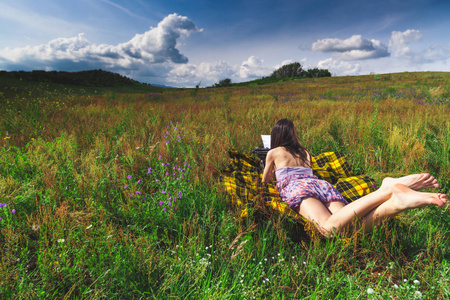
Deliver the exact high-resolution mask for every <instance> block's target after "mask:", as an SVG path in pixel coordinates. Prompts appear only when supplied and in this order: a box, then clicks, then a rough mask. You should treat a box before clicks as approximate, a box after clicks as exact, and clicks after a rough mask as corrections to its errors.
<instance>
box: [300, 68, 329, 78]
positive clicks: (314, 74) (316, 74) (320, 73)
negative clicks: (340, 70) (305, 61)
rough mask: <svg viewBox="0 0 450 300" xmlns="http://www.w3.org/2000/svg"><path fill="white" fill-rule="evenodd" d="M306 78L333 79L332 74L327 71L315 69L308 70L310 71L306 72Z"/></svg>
mask: <svg viewBox="0 0 450 300" xmlns="http://www.w3.org/2000/svg"><path fill="white" fill-rule="evenodd" d="M305 76H306V77H310V78H318V77H331V73H330V71H328V70H327V69H319V68H314V69H308V71H306V74H305Z"/></svg>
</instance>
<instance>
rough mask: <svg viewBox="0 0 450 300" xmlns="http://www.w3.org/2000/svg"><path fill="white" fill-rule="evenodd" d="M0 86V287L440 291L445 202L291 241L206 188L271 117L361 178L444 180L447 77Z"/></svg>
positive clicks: (59, 291) (24, 290)
mask: <svg viewBox="0 0 450 300" xmlns="http://www.w3.org/2000/svg"><path fill="white" fill-rule="evenodd" d="M0 92H1V91H0ZM2 95H3V98H2V100H1V101H0V109H1V118H0V138H1V139H0V143H1V145H0V202H1V203H0V217H1V220H0V298H1V299H9V298H11V299H103V298H104V299H414V298H416V299H419V298H422V299H448V298H449V297H450V282H449V276H450V253H449V252H450V251H449V248H448V247H449V245H450V229H449V227H448V224H449V222H450V216H449V208H448V205H447V206H446V207H445V208H444V209H440V208H437V207H427V208H423V209H418V210H415V211H411V212H408V213H404V214H402V215H400V216H399V217H398V218H396V219H395V220H392V221H390V222H388V223H386V224H383V225H382V226H379V227H378V228H376V229H375V230H374V231H373V232H372V233H364V232H356V233H354V234H346V235H344V234H342V235H338V236H336V237H333V238H330V239H320V238H317V237H314V238H309V237H303V238H302V239H301V240H300V241H299V240H298V238H296V237H298V231H299V229H298V226H299V225H298V224H296V223H294V222H293V221H292V220H290V219H287V218H283V216H281V215H277V214H272V215H267V214H263V213H261V212H260V211H258V210H254V211H251V212H250V213H249V215H248V217H247V218H245V219H242V218H241V217H240V212H239V211H237V210H236V208H235V207H234V206H233V205H232V204H231V202H230V200H229V198H228V197H227V195H226V194H225V193H224V192H223V191H222V190H221V189H220V188H218V185H217V178H218V176H219V175H220V172H221V170H223V169H224V168H226V166H227V164H228V156H227V150H228V149H230V148H234V149H236V150H238V151H241V152H244V153H250V152H251V151H252V150H253V149H254V148H255V147H257V146H261V145H262V143H261V141H260V135H261V134H270V131H271V128H272V126H273V125H274V124H275V122H276V121H277V120H279V119H281V118H285V117H287V118H291V119H293V120H294V123H295V124H296V126H297V128H298V129H299V134H300V139H301V141H302V144H303V145H304V146H305V147H307V148H308V149H310V151H311V152H312V154H313V155H317V154H319V153H321V152H326V151H341V152H343V153H345V154H346V156H347V159H348V160H349V162H351V164H352V167H353V170H354V171H355V172H356V173H359V174H367V175H368V176H370V177H372V178H374V179H375V180H376V181H377V183H380V182H381V179H382V178H384V177H385V176H401V175H406V174H409V173H416V172H423V171H427V172H430V173H431V174H433V175H434V176H436V177H437V178H438V180H439V182H440V183H441V188H439V189H437V190H436V191H439V192H443V193H448V192H449V191H450V73H437V72H436V73H433V72H426V73H398V74H384V75H370V76H369V75H368V76H357V77H331V78H320V79H301V80H290V81H285V82H279V83H273V84H266V85H249V86H234V87H229V88H210V89H191V90H177V89H171V90H159V91H152V92H146V93H119V92H108V93H107V94H102V95H99V94H96V93H89V92H85V93H71V92H67V91H64V90H63V88H62V87H58V88H54V89H51V90H48V89H45V87H44V86H37V87H34V86H32V87H27V86H26V85H24V86H21V87H20V89H19V90H17V91H16V93H8V94H7V93H4V92H3V94H2Z"/></svg>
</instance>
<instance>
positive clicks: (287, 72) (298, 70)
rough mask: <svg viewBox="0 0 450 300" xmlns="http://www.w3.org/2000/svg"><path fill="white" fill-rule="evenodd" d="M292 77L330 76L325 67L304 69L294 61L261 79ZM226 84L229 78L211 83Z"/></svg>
mask: <svg viewBox="0 0 450 300" xmlns="http://www.w3.org/2000/svg"><path fill="white" fill-rule="evenodd" d="M294 77H300V78H302V77H303V78H318V77H331V73H330V71H328V70H327V69H319V68H314V69H308V70H304V69H303V67H302V65H301V64H300V63H299V62H295V63H292V64H287V65H284V66H282V67H281V68H278V69H276V70H275V71H273V72H272V74H271V75H270V76H268V77H263V78H262V81H270V79H281V78H294ZM267 79H268V80H267ZM227 86H231V79H230V78H225V79H222V80H220V81H219V82H218V83H215V84H214V85H213V87H227Z"/></svg>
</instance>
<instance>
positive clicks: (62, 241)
mask: <svg viewBox="0 0 450 300" xmlns="http://www.w3.org/2000/svg"><path fill="white" fill-rule="evenodd" d="M65 241H66V240H65V239H58V243H64V242H65Z"/></svg>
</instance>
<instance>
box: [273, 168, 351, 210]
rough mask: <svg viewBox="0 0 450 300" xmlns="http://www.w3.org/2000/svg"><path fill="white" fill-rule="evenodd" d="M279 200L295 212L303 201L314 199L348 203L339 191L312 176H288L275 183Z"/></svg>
mask: <svg viewBox="0 0 450 300" xmlns="http://www.w3.org/2000/svg"><path fill="white" fill-rule="evenodd" d="M277 188H278V191H280V196H281V199H282V200H283V201H284V202H286V203H287V204H288V205H289V207H290V208H292V209H294V210H296V209H297V208H298V207H299V206H300V203H301V202H302V200H303V199H305V198H316V199H318V200H320V201H322V202H331V201H341V202H343V203H344V204H347V203H348V202H347V201H346V200H345V199H344V197H342V195H341V194H340V193H339V191H338V190H337V189H336V188H335V187H334V186H332V185H331V183H329V182H328V181H325V180H322V179H319V178H317V176H314V175H308V174H303V175H289V176H286V177H284V178H282V179H281V180H280V181H278V183H277Z"/></svg>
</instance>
